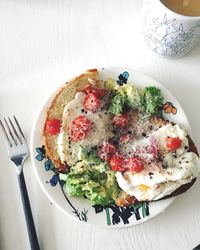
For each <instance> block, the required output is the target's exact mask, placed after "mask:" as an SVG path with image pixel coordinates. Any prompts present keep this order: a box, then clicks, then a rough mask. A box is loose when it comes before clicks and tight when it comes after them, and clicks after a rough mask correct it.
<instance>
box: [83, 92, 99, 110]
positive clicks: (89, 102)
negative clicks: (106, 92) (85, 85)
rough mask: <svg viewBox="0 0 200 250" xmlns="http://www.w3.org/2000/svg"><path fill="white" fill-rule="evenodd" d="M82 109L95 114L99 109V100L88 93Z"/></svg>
mask: <svg viewBox="0 0 200 250" xmlns="http://www.w3.org/2000/svg"><path fill="white" fill-rule="evenodd" d="M83 107H84V109H86V110H89V111H92V112H95V111H97V109H98V108H99V107H100V100H99V98H98V97H96V95H95V94H93V93H90V94H88V95H87V96H86V97H85V99H84V101H83Z"/></svg>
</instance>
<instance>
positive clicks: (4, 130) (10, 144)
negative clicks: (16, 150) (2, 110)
mask: <svg viewBox="0 0 200 250" xmlns="http://www.w3.org/2000/svg"><path fill="white" fill-rule="evenodd" d="M0 124H1V127H2V130H3V132H4V134H5V136H6V139H7V141H8V143H9V146H10V147H12V143H11V141H10V139H9V137H8V134H7V132H6V129H5V128H4V126H3V123H2V121H1V120H0Z"/></svg>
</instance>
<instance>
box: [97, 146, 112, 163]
mask: <svg viewBox="0 0 200 250" xmlns="http://www.w3.org/2000/svg"><path fill="white" fill-rule="evenodd" d="M115 152H116V147H115V146H114V145H113V144H112V143H110V142H105V143H104V144H103V145H102V146H101V147H100V149H99V151H98V156H99V157H100V158H101V159H102V160H104V161H107V160H109V159H110V158H111V157H112V155H113V154H114V153H115Z"/></svg>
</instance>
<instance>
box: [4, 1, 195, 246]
mask: <svg viewBox="0 0 200 250" xmlns="http://www.w3.org/2000/svg"><path fill="white" fill-rule="evenodd" d="M141 6H142V1H140V0H123V1H121V0H107V1H104V0H84V1H82V0H74V1H73V0H0V34H1V35H0V117H3V116H6V115H12V114H15V115H16V116H17V117H18V119H19V121H20V123H21V124H22V127H23V129H24V132H25V134H26V136H27V138H28V139H30V132H31V127H32V124H33V120H34V118H35V115H36V113H37V111H38V109H39V108H40V106H41V104H42V103H43V101H44V99H45V98H46V97H47V96H48V95H49V94H50V93H51V92H52V90H53V89H55V88H56V87H57V86H59V84H61V83H64V82H65V81H66V80H67V79H68V77H69V76H73V75H76V73H77V72H80V71H81V70H83V71H84V70H85V69H88V68H91V67H92V68H94V67H98V66H125V67H131V68H134V69H136V70H139V71H142V72H144V73H146V74H147V75H149V76H151V77H153V78H155V79H156V80H158V81H159V82H160V83H162V84H163V85H164V86H165V87H167V88H168V89H169V90H170V91H171V92H172V93H173V94H174V95H175V96H176V97H177V99H178V100H179V101H180V103H181V105H182V106H183V108H184V109H185V111H186V113H187V115H188V117H189V119H190V122H191V126H192V129H193V138H194V140H195V142H196V144H197V146H198V147H199V148H200V133H199V128H200V115H199V114H200V111H199V107H200V98H199V96H200V80H199V79H200V77H199V71H200V46H198V47H196V48H195V49H194V50H193V51H191V52H190V53H189V54H188V55H187V56H185V57H183V58H180V59H171V60H170V59H165V58H161V57H159V56H157V55H155V54H152V53H150V52H149V51H148V50H147V49H146V48H145V46H144V44H143V39H142V36H141V34H140V30H141V28H140V12H141ZM0 136H1V138H2V131H0ZM0 152H1V155H0V159H1V164H0V165H1V166H0V190H1V192H0V249H1V250H13V249H15V250H26V249H29V243H28V236H27V232H26V227H25V220H24V215H23V210H22V205H21V200H20V195H19V190H18V184H17V178H16V171H15V169H14V167H12V166H10V165H9V161H8V157H7V151H6V147H5V141H4V139H3V138H2V140H1V143H0ZM24 173H25V178H26V182H27V187H28V191H29V195H30V201H31V205H32V211H33V216H34V220H35V224H36V229H37V232H38V237H39V241H40V244H41V249H45V250H61V249H62V250H63V249H67V250H79V249H81V250H119V249H120V250H133V249H134V250H135V249H136V250H140V249H141V250H144V249H148V250H149V249H153V250H161V249H164V250H165V249H170V250H171V249H172V250H173V249H174V250H179V249H180V250H189V249H192V248H193V247H194V246H195V245H197V244H199V243H200V195H199V188H200V181H197V183H196V184H195V186H194V187H193V188H191V190H190V191H188V192H187V193H186V194H184V195H182V196H181V197H178V198H177V199H176V200H175V202H174V203H173V204H172V205H171V206H170V207H169V208H168V209H167V210H166V212H165V213H163V214H160V215H159V216H157V217H156V218H155V219H153V220H151V221H149V222H147V223H145V224H142V225H139V226H135V227H132V228H128V229H120V230H106V229H99V228H95V227H93V226H89V225H82V224H79V223H77V222H74V221H72V220H71V219H70V218H68V217H67V216H66V215H64V214H62V212H60V211H59V210H58V209H57V208H56V207H55V206H54V205H52V204H51V203H50V201H49V200H48V199H47V197H46V196H45V194H44V193H43V191H42V190H41V188H40V187H39V184H38V183H37V180H36V178H35V176H34V173H33V169H32V164H31V161H30V159H29V160H28V161H27V162H26V164H25V168H24Z"/></svg>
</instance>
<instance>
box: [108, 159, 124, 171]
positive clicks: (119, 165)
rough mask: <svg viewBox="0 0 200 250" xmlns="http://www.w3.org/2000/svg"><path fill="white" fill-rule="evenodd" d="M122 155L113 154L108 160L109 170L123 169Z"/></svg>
mask: <svg viewBox="0 0 200 250" xmlns="http://www.w3.org/2000/svg"><path fill="white" fill-rule="evenodd" d="M124 161H125V159H124V157H123V156H122V155H114V156H112V158H111V159H110V161H109V165H110V168H111V170H113V171H120V172H122V171H124V170H125V169H124Z"/></svg>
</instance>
